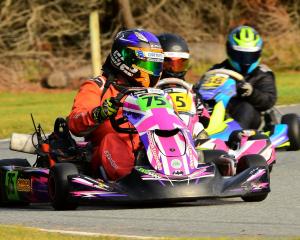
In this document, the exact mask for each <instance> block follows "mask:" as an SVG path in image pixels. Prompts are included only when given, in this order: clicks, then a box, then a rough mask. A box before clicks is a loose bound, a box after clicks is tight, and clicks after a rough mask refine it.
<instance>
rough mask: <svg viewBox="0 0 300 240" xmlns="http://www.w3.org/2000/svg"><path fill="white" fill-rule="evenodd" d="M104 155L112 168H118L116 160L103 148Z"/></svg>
mask: <svg viewBox="0 0 300 240" xmlns="http://www.w3.org/2000/svg"><path fill="white" fill-rule="evenodd" d="M104 155H105V157H106V158H107V160H108V161H109V163H110V165H111V166H112V167H113V168H114V169H117V168H118V165H117V164H116V162H115V161H114V160H113V158H112V156H111V154H110V152H109V151H107V150H104Z"/></svg>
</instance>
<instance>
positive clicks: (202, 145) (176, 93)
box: [156, 78, 276, 169]
mask: <svg viewBox="0 0 300 240" xmlns="http://www.w3.org/2000/svg"><path fill="white" fill-rule="evenodd" d="M156 87H157V88H159V89H162V90H164V91H165V92H166V93H168V94H169V95H170V96H171V98H172V100H173V103H174V105H175V108H176V110H177V112H178V114H179V116H180V118H181V119H182V120H183V122H184V123H185V124H186V126H187V127H188V129H189V131H190V132H191V133H192V136H193V138H194V139H195V141H196V145H197V149H201V150H205V149H210V150H222V151H225V152H227V153H228V154H229V155H232V156H233V157H234V158H235V159H236V160H237V161H239V159H240V158H241V157H243V156H244V155H248V154H259V155H261V156H262V157H264V158H265V159H266V161H267V163H268V165H269V167H270V169H272V166H273V164H274V163H275V161H276V156H275V149H274V147H273V145H272V144H271V141H270V139H269V137H268V136H266V135H262V134H260V133H259V132H257V131H253V130H243V131H240V130H238V131H233V132H232V133H230V136H229V137H228V139H226V141H225V140H224V139H222V138H221V137H220V138H219V136H217V135H212V136H210V138H209V137H208V136H207V133H206V131H207V130H208V131H209V130H210V128H212V127H214V125H213V124H214V121H213V120H216V116H215V115H213V116H212V120H210V123H209V126H208V129H204V126H203V125H202V124H201V123H200V122H199V117H198V114H197V112H196V100H195V93H194V92H193V91H192V85H191V84H189V83H187V82H185V81H183V80H181V79H178V78H165V79H162V80H160V81H159V82H158V83H157V85H156ZM217 120H220V119H217ZM215 123H216V122H215ZM216 124H220V122H217V123H216ZM216 127H218V125H217V126H216Z"/></svg>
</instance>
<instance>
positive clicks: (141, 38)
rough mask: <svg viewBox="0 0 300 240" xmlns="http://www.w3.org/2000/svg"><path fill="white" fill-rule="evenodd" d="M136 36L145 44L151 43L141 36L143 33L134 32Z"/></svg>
mask: <svg viewBox="0 0 300 240" xmlns="http://www.w3.org/2000/svg"><path fill="white" fill-rule="evenodd" d="M134 34H135V36H136V37H137V38H138V39H139V40H141V41H143V42H149V41H148V40H147V38H146V37H145V36H144V35H143V34H141V33H139V32H134Z"/></svg>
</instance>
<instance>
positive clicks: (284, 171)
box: [0, 105, 300, 237]
mask: <svg viewBox="0 0 300 240" xmlns="http://www.w3.org/2000/svg"><path fill="white" fill-rule="evenodd" d="M281 110H282V111H283V112H295V113H298V114H300V106H299V105H298V106H290V107H285V108H281ZM8 157H9V158H12V157H28V158H29V159H30V160H34V158H33V156H32V155H23V154H21V153H15V152H11V151H9V150H8V142H6V141H0V159H2V158H8ZM271 188H272V190H271V193H270V194H269V196H268V198H267V199H266V200H265V201H263V202H259V203H245V202H243V201H242V200H241V199H239V198H233V199H217V200H213V199H212V200H199V201H197V202H192V203H180V204H172V205H146V206H145V205H144V206H117V205H114V206H111V205H102V206H96V207H87V206H83V207H80V208H78V209H77V210H75V211H65V212H60V211H53V210H52V208H51V207H50V206H48V205H46V204H45V205H32V206H29V207H23V208H0V224H13V225H16V224H17V225H24V226H30V227H38V228H43V229H57V230H69V231H81V232H90V233H102V234H117V235H134V236H146V237H160V236H173V237H199V236H225V235H226V236H243V235H263V236H300V151H298V152H279V153H278V157H277V164H276V165H275V166H274V168H273V171H272V174H271Z"/></svg>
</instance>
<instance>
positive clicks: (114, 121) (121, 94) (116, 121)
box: [109, 88, 143, 134]
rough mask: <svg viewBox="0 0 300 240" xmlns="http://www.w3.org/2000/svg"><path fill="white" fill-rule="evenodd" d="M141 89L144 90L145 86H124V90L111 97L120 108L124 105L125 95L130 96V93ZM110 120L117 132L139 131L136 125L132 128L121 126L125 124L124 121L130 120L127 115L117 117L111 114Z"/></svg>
mask: <svg viewBox="0 0 300 240" xmlns="http://www.w3.org/2000/svg"><path fill="white" fill-rule="evenodd" d="M139 90H140V91H142V90H143V88H124V89H123V90H122V91H120V92H119V93H118V95H117V96H116V97H114V98H111V101H112V102H113V103H114V104H115V105H116V106H118V107H119V108H120V107H123V102H122V99H123V98H124V97H125V96H128V95H129V94H130V93H133V92H137V91H139ZM109 120H110V123H111V125H112V127H113V128H114V130H115V131H116V132H119V133H128V134H135V133H138V132H137V130H136V129H135V128H134V127H132V128H130V127H121V125H123V124H124V123H126V122H128V119H127V118H126V117H125V116H122V117H120V118H116V116H111V117H110V118H109Z"/></svg>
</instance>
